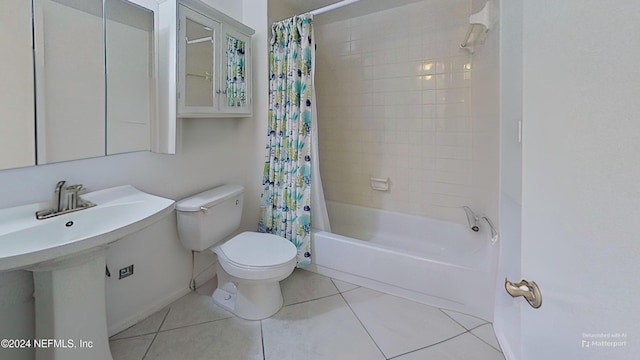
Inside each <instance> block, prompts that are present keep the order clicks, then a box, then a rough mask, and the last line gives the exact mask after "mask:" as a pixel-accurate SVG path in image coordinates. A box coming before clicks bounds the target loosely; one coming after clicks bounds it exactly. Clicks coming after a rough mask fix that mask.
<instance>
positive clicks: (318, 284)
mask: <svg viewBox="0 0 640 360" xmlns="http://www.w3.org/2000/svg"><path fill="white" fill-rule="evenodd" d="M281 284H282V293H283V296H284V302H285V306H284V307H283V308H282V309H281V310H280V311H279V312H278V313H277V314H276V315H274V316H273V317H271V318H269V319H265V320H262V321H247V320H243V319H239V318H237V317H235V316H233V314H231V313H229V312H227V311H225V310H223V309H222V308H220V307H218V306H216V305H215V304H214V303H213V302H212V300H211V297H210V296H211V293H212V292H213V290H214V287H215V283H214V282H213V281H211V282H209V283H207V284H204V285H203V286H201V287H200V288H199V289H198V290H197V291H196V292H192V293H189V294H188V295H186V296H184V297H183V298H181V299H179V300H177V301H176V302H174V303H173V304H171V305H170V306H168V307H167V308H165V309H163V310H161V311H159V312H157V313H155V314H154V315H151V316H150V317H148V318H147V319H145V320H143V321H141V322H140V323H138V324H136V325H135V326H132V327H131V328H129V329H127V330H125V331H123V332H121V333H119V334H117V335H115V336H113V337H112V338H111V342H110V344H111V352H112V354H113V358H114V360H142V359H144V360H150V359H170V360H175V359H180V360H191V359H220V360H245V359H261V360H287V359H292V360H302V359H304V360H314V359H317V360H325V359H327V360H339V359H345V360H357V359H363V360H376V359H396V360H417V359H420V360H425V359H459V360H467V359H469V360H494V359H495V360H498V359H500V360H504V356H503V355H502V353H501V352H500V346H499V345H498V342H497V340H496V338H495V334H494V332H493V327H492V326H491V324H490V323H488V322H486V321H484V320H481V319H478V318H475V317H472V316H469V315H465V314H461V313H457V312H454V311H449V310H442V309H438V308H434V307H431V306H427V305H423V304H420V303H416V302H413V301H409V300H405V299H402V298H399V297H395V296H391V295H387V294H384V293H380V292H377V291H374V290H371V289H367V288H364V287H359V286H356V285H352V284H348V283H345V282H342V281H338V280H333V279H330V278H328V277H325V276H322V275H318V274H315V273H312V272H308V271H304V270H296V271H295V272H294V273H293V274H292V275H291V276H290V277H289V278H287V279H286V280H285V281H283V282H282V283H281Z"/></svg>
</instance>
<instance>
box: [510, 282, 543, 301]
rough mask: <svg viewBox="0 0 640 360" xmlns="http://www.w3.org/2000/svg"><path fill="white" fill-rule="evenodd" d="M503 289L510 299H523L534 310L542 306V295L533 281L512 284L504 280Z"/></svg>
mask: <svg viewBox="0 0 640 360" xmlns="http://www.w3.org/2000/svg"><path fill="white" fill-rule="evenodd" d="M504 288H505V289H506V290H507V292H508V293H509V295H511V297H518V296H522V297H524V298H525V300H527V302H528V303H529V305H531V307H532V308H534V309H537V308H539V307H540V306H541V305H542V293H541V292H540V288H539V287H538V284H536V283H535V281H527V280H522V281H520V282H519V283H512V282H511V281H509V280H507V279H506V278H505V279H504Z"/></svg>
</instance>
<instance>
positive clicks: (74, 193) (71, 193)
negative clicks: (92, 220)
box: [36, 180, 95, 220]
mask: <svg viewBox="0 0 640 360" xmlns="http://www.w3.org/2000/svg"><path fill="white" fill-rule="evenodd" d="M65 184H66V181H64V180H60V181H58V183H57V184H56V188H55V190H54V192H53V201H52V204H51V205H52V206H51V208H50V209H45V210H40V211H37V212H36V219H38V220H43V219H48V218H50V217H54V216H58V215H62V214H67V213H70V212H74V211H78V210H82V209H86V208H90V207H92V206H95V204H94V203H92V202H90V201H84V200H82V199H81V198H80V191H82V190H83V189H84V187H83V186H82V184H77V185H70V186H67V187H65V186H64V185H65Z"/></svg>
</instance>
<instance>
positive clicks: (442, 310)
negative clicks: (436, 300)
mask: <svg viewBox="0 0 640 360" xmlns="http://www.w3.org/2000/svg"><path fill="white" fill-rule="evenodd" d="M437 309H438V310H440V311H441V312H442V313H443V314H445V315H446V316H447V317H448V318H449V319H451V320H453V321H454V322H455V323H456V324H458V325H460V326H462V328H463V329H465V330H467V331H471V330H474V329H477V328H479V327H480V326H482V325H486V324H489V322H488V321H486V320H483V319H480V320H482V321H484V322H483V323H482V324H480V325H478V326H476V327H472V328H471V329H468V328H467V327H466V326H464V325H462V324H461V323H460V322H458V320H456V319H454V318H453V317H452V316H451V315H449V314H447V313H446V312H445V311H444V309H441V308H437ZM450 311H453V310H450ZM460 314H462V315H467V314H465V313H460ZM467 316H471V317H474V318H475V316H473V315H467ZM476 319H479V318H476Z"/></svg>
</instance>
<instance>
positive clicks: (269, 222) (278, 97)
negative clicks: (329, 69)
mask: <svg viewBox="0 0 640 360" xmlns="http://www.w3.org/2000/svg"><path fill="white" fill-rule="evenodd" d="M312 23H313V17H312V15H310V14H305V15H300V16H294V17H293V18H290V19H287V20H283V21H280V22H277V23H275V24H273V27H272V39H271V50H270V53H269V63H270V64H269V76H270V78H269V117H268V122H269V123H268V129H267V144H266V155H265V165H264V176H263V180H262V185H263V190H262V195H261V202H260V224H259V226H258V231H261V232H269V233H272V234H276V235H280V236H282V237H284V238H286V239H289V241H291V242H292V243H293V244H294V245H295V246H296V248H297V249H298V255H297V260H298V265H297V266H298V267H306V266H308V265H309V264H310V263H311V224H312V206H313V214H314V215H313V221H314V222H316V221H317V222H318V224H315V223H314V227H318V226H321V227H324V226H325V223H326V224H327V225H328V217H327V215H326V205H325V203H324V196H323V194H322V190H321V189H322V185H321V183H320V181H319V179H320V177H319V170H318V169H319V167H318V164H317V161H316V160H315V159H317V153H318V151H317V134H315V130H314V127H315V119H314V118H315V117H316V109H315V94H314V89H313V75H314V71H313V67H314V61H315V42H314V38H313V26H312ZM314 147H315V148H314ZM312 183H316V184H315V185H314V191H312V189H311V187H312ZM318 187H319V188H320V189H319V190H316V189H317V188H318ZM312 195H313V198H314V199H313V200H312ZM319 196H322V198H321V199H320V198H319ZM316 206H317V208H318V210H319V211H318V214H319V215H320V216H318V215H316V214H315V212H316ZM323 214H324V215H323Z"/></svg>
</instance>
